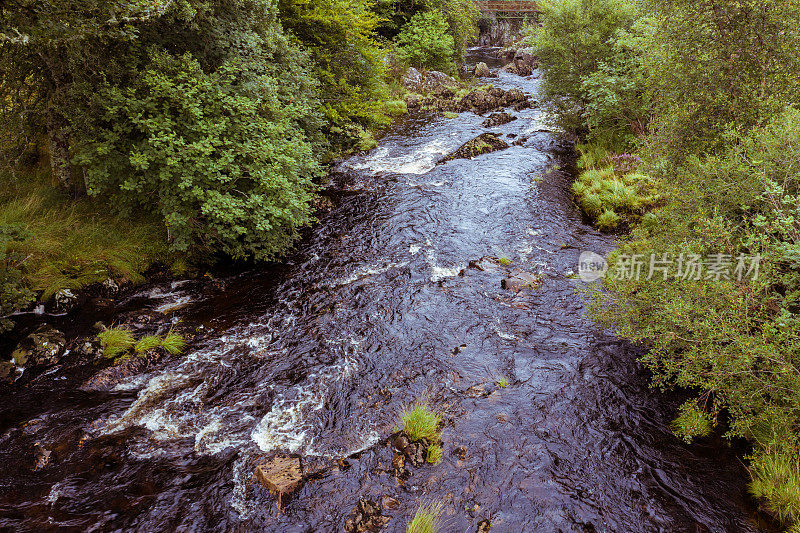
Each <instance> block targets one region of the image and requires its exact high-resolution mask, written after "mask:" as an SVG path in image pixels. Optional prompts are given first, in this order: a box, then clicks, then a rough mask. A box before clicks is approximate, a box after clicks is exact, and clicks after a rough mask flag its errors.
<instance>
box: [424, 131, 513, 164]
mask: <svg viewBox="0 0 800 533" xmlns="http://www.w3.org/2000/svg"><path fill="white" fill-rule="evenodd" d="M505 148H508V144H507V143H506V142H505V141H504V140H502V139H501V138H500V137H498V136H497V134H495V133H482V134H481V135H478V136H477V137H475V138H474V139H472V140H471V141H467V142H465V143H464V144H462V145H461V146H460V147H459V148H458V149H457V150H456V151H455V152H453V153H451V154H450V155H448V156H446V157H445V158H444V159H442V160H441V161H439V162H440V163H444V162H446V161H451V160H453V159H471V158H473V157H476V156H479V155H481V154H488V153H489V152H494V151H496V150H503V149H505Z"/></svg>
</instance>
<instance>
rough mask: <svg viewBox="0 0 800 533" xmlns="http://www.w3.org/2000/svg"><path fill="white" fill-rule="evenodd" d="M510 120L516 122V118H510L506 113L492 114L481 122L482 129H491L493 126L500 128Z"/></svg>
mask: <svg viewBox="0 0 800 533" xmlns="http://www.w3.org/2000/svg"><path fill="white" fill-rule="evenodd" d="M512 120H517V117H512V116H511V115H509V114H508V113H492V114H491V115H489V118H487V119H486V120H484V121H483V124H482V125H483V127H484V128H493V127H494V126H501V125H503V124H508V123H509V122H511V121H512Z"/></svg>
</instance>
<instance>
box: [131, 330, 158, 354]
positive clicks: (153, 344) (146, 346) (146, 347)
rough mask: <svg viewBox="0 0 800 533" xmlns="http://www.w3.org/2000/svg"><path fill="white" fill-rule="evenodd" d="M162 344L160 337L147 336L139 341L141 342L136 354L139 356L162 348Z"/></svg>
mask: <svg viewBox="0 0 800 533" xmlns="http://www.w3.org/2000/svg"><path fill="white" fill-rule="evenodd" d="M162 342H163V339H162V338H161V337H159V336H158V335H145V336H144V337H142V338H141V339H139V342H137V343H136V347H135V348H134V350H136V353H138V354H143V353H146V352H149V351H150V350H154V349H156V348H158V347H159V346H161V343H162Z"/></svg>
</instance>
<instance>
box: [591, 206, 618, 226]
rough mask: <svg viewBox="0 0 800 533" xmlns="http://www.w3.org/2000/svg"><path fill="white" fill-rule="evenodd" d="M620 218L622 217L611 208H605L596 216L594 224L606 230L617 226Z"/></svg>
mask: <svg viewBox="0 0 800 533" xmlns="http://www.w3.org/2000/svg"><path fill="white" fill-rule="evenodd" d="M620 220H622V218H621V217H620V216H619V215H618V214H616V213H615V212H614V211H612V210H611V209H606V210H605V211H603V213H602V214H601V215H600V216H599V217H597V220H596V221H595V224H596V225H597V227H598V228H600V229H601V230H603V231H608V230H612V229H614V228H616V227H617V226H619V222H620Z"/></svg>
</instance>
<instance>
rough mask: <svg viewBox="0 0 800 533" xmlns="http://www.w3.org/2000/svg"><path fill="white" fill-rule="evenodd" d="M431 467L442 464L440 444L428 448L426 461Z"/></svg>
mask: <svg viewBox="0 0 800 533" xmlns="http://www.w3.org/2000/svg"><path fill="white" fill-rule="evenodd" d="M426 460H427V461H428V462H429V463H430V464H432V465H438V464H439V463H441V462H442V446H441V444H434V445H432V446H428V457H427V459H426Z"/></svg>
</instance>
